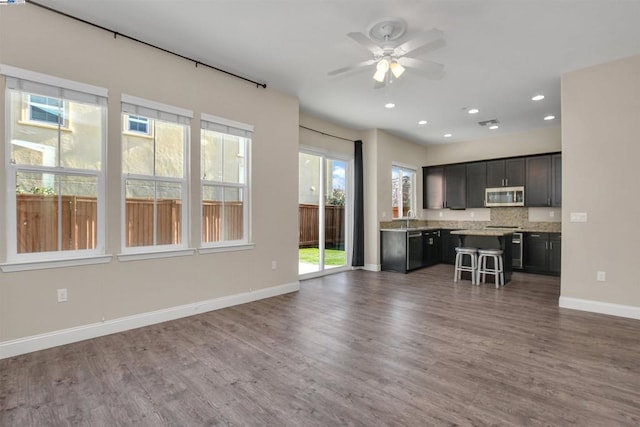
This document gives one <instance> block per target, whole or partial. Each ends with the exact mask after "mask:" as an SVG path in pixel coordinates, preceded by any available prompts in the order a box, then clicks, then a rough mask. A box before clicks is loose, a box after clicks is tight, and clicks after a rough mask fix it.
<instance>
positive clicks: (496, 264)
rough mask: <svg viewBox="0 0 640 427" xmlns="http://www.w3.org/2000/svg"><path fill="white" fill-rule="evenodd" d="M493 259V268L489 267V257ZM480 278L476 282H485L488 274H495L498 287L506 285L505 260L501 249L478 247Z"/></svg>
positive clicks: (478, 272)
mask: <svg viewBox="0 0 640 427" xmlns="http://www.w3.org/2000/svg"><path fill="white" fill-rule="evenodd" d="M489 258H491V259H493V268H489V267H487V259H489ZM477 274H478V278H477V280H476V284H478V285H479V284H480V283H485V280H486V275H487V274H493V276H494V277H495V284H496V288H499V287H500V286H504V261H503V259H502V251H501V250H500V249H478V271H477Z"/></svg>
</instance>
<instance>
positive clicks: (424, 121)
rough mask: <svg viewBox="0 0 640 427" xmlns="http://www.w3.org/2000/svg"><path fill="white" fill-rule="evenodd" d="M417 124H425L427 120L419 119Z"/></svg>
mask: <svg viewBox="0 0 640 427" xmlns="http://www.w3.org/2000/svg"><path fill="white" fill-rule="evenodd" d="M418 124H419V125H426V124H427V121H426V120H420V121H419V122H418Z"/></svg>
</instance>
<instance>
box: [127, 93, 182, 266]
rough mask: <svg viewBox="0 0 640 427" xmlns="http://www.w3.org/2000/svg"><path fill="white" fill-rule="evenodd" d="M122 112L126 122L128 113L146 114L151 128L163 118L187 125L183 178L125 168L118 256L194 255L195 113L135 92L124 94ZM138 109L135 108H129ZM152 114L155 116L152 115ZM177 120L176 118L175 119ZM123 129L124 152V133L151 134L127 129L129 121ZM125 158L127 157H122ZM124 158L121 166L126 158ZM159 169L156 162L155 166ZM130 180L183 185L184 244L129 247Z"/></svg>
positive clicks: (135, 257) (131, 258) (152, 137)
mask: <svg viewBox="0 0 640 427" xmlns="http://www.w3.org/2000/svg"><path fill="white" fill-rule="evenodd" d="M121 105H122V108H121V111H120V119H121V120H122V121H124V116H125V115H126V116H127V120H128V116H129V115H134V116H139V117H144V118H147V119H148V120H149V125H150V126H149V128H153V126H151V122H152V120H160V121H164V122H169V123H175V124H179V125H181V126H183V130H184V133H183V138H184V139H183V164H182V171H183V174H182V177H169V176H161V175H156V174H155V171H154V175H144V174H132V173H125V172H124V171H123V172H122V173H121V185H120V197H121V205H120V206H121V220H120V224H121V238H120V246H121V254H119V255H118V258H119V259H120V260H121V261H129V260H138V259H146V258H156V257H166V256H182V255H190V254H192V253H193V252H194V251H193V250H190V249H189V242H190V236H189V224H190V217H189V212H190V209H189V203H190V194H189V188H190V187H189V146H190V141H191V119H192V118H193V112H192V111H190V110H186V109H183V108H180V107H175V106H172V105H167V104H162V103H159V102H156V101H151V100H146V99H143V98H138V97H135V96H132V95H127V94H122V98H121ZM129 110H134V111H129ZM149 116H152V117H149ZM174 119H175V120H174ZM181 120H184V121H186V123H181ZM121 129H122V132H121V134H120V140H121V147H120V150H121V153H122V150H123V146H124V144H122V141H123V137H124V136H131V135H134V136H139V137H143V138H145V137H146V138H147V139H148V138H149V136H148V135H144V134H141V133H133V132H128V131H126V130H125V129H126V125H125V123H122V127H121ZM150 135H151V136H150V138H151V139H154V140H155V138H157V137H158V135H157V133H156V132H154V131H152V132H151V134H150ZM153 150H154V151H153V152H154V156H155V153H156V151H155V150H156V148H155V146H154V148H153ZM122 157H123V159H124V156H122ZM123 159H122V160H121V166H122V161H123ZM154 169H155V165H154ZM128 181H152V182H154V183H155V184H158V183H171V184H176V183H178V184H180V200H181V210H180V218H181V226H180V243H179V244H172V243H171V244H153V245H146V246H127V182H128ZM156 206H157V205H156V199H154V222H153V224H154V225H153V227H154V228H153V234H154V241H155V240H156V239H157V231H158V229H157V216H156V215H157V209H156Z"/></svg>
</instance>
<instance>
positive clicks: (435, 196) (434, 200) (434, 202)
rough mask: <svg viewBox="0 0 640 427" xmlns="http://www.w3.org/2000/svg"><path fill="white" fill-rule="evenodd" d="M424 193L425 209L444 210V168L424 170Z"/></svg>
mask: <svg viewBox="0 0 640 427" xmlns="http://www.w3.org/2000/svg"><path fill="white" fill-rule="evenodd" d="M422 193H423V194H422V207H423V208H424V209H442V208H444V167H442V166H432V167H423V168H422Z"/></svg>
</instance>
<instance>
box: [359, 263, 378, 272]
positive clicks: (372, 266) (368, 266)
mask: <svg viewBox="0 0 640 427" xmlns="http://www.w3.org/2000/svg"><path fill="white" fill-rule="evenodd" d="M362 269H363V270H366V271H380V270H381V268H380V264H365V265H364V267H362Z"/></svg>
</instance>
